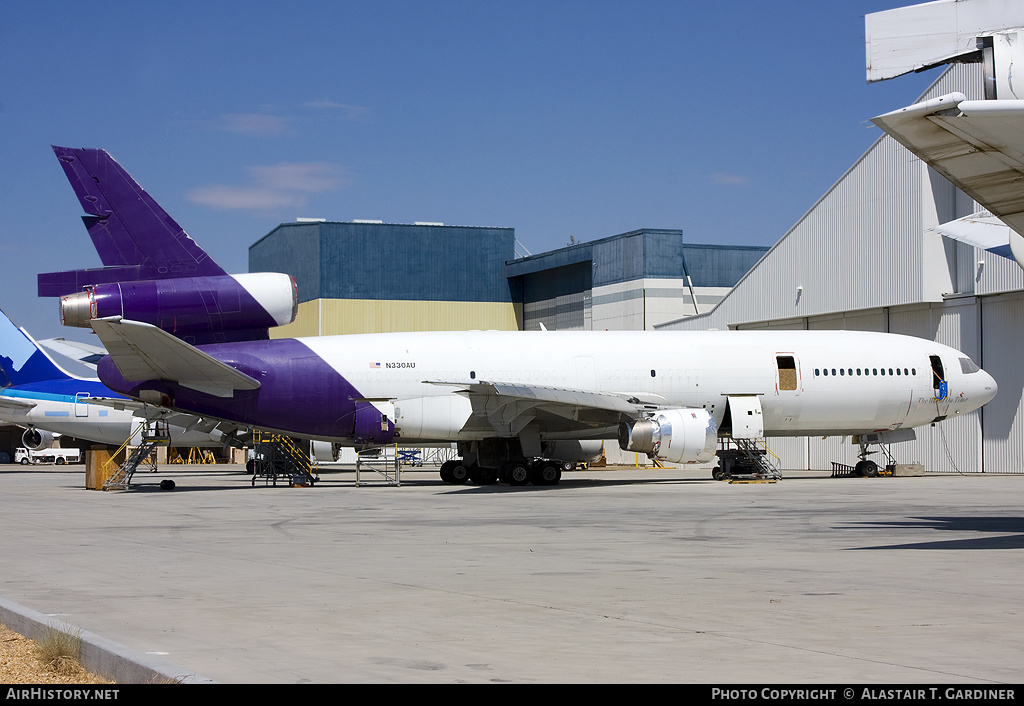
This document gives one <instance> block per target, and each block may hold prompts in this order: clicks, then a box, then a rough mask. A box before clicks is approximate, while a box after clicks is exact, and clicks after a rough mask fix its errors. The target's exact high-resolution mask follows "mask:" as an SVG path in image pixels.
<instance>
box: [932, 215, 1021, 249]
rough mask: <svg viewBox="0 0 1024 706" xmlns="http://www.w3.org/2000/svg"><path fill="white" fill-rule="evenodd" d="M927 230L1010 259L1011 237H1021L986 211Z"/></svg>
mask: <svg viewBox="0 0 1024 706" xmlns="http://www.w3.org/2000/svg"><path fill="white" fill-rule="evenodd" d="M928 230H930V231H932V232H933V233H938V234H939V235H944V236H946V237H947V238H952V239H953V240H959V241H960V242H962V243H967V244H968V245H973V246H974V247H976V248H981V249H982V250H986V251H988V252H990V253H993V254H995V255H1000V256H1001V257H1005V258H1008V259H1010V260H1013V259H1015V258H1014V255H1013V252H1012V250H1011V248H1010V245H1011V239H1012V238H1018V239H1020V237H1021V236H1020V235H1018V234H1017V233H1014V232H1013V230H1011V229H1010V226H1008V225H1006V224H1005V223H1003V222H1002V221H1001V220H999V219H998V218H996V217H995V216H993V215H992V214H991V213H989V212H988V211H979V212H978V213H972V214H971V215H969V216H964V217H963V218H958V219H957V220H955V221H950V222H949V223H943V224H942V225H938V226H935V227H934V228H929V229H928Z"/></svg>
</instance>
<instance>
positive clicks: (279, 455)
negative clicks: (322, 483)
mask: <svg viewBox="0 0 1024 706" xmlns="http://www.w3.org/2000/svg"><path fill="white" fill-rule="evenodd" d="M252 440H253V460H254V461H255V463H254V464H253V474H252V484H253V486H255V485H256V481H257V479H259V478H262V479H263V483H264V485H275V486H276V485H277V481H278V479H279V478H280V479H282V480H283V482H284V483H285V484H287V485H293V486H295V485H298V486H306V485H313V484H314V483H315V482H316V481H317V480H318V478H317V477H316V471H315V469H314V467H313V462H312V461H310V459H309V453H308V452H305V451H303V450H302V449H301V448H299V446H298V444H297V443H296V440H295V439H293V438H292V437H290V436H285V435H283V434H272V433H270V432H265V431H254V432H253V433H252Z"/></svg>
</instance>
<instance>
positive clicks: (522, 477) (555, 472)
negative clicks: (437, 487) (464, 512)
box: [441, 458, 572, 485]
mask: <svg viewBox="0 0 1024 706" xmlns="http://www.w3.org/2000/svg"><path fill="white" fill-rule="evenodd" d="M570 470H572V464H571V463H569V462H568V461H556V460H553V459H548V458H535V459H532V460H531V459H520V460H518V461H508V462H506V463H504V464H502V465H501V466H499V467H497V468H492V467H485V466H479V465H477V464H467V463H464V462H463V460H462V459H455V460H452V461H445V462H444V463H443V464H441V480H443V481H444V482H445V483H449V484H451V485H463V484H465V483H474V484H476V485H494V484H496V483H501V484H502V485H527V484H529V483H533V484H534V485H558V482H559V481H560V480H561V479H562V471H570Z"/></svg>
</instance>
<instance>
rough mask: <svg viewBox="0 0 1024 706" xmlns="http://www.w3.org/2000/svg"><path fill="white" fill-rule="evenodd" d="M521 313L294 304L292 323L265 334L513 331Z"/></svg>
mask: <svg viewBox="0 0 1024 706" xmlns="http://www.w3.org/2000/svg"><path fill="white" fill-rule="evenodd" d="M520 308H521V307H517V306H516V305H514V304H509V303H495V302H443V301H405V300H396V301H390V300H380V299H319V300H315V301H310V302H303V303H302V304H299V315H298V317H297V318H296V320H295V322H294V323H291V324H289V325H287V326H280V327H278V328H274V329H271V330H270V335H271V337H272V338H298V337H301V336H329V335H333V334H342V333H388V332H392V331H470V330H474V329H483V330H499V331H518V330H519V329H520V322H521V320H522V312H521V311H519V309H520Z"/></svg>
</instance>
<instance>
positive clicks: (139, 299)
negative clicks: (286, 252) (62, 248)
mask: <svg viewBox="0 0 1024 706" xmlns="http://www.w3.org/2000/svg"><path fill="white" fill-rule="evenodd" d="M297 313H298V295H297V293H296V290H295V282H294V280H293V279H292V278H291V277H290V276H289V275H286V274H281V273H277V272H253V273H248V274H241V275H224V276H212V277H180V278H175V279H155V280H143V281H138V282H117V283H108V284H95V285H90V286H88V287H86V288H85V291H82V292H75V293H74V294H68V295H65V296H62V297H61V298H60V314H61V323H63V324H64V325H65V326H77V327H80V328H89V327H90V322H91V321H92V320H93V319H105V318H108V317H111V316H120V317H122V318H125V319H129V320H131V321H142V322H144V323H147V324H153V325H154V326H158V327H159V328H162V329H163V330H164V331H167V332H168V333H172V334H174V335H175V336H180V337H184V336H207V335H210V334H218V333H222V332H225V331H239V330H252V329H266V328H270V327H273V326H283V325H285V324H289V323H291V322H292V321H294V320H295V317H296V315H297ZM228 338H230V337H228Z"/></svg>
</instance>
